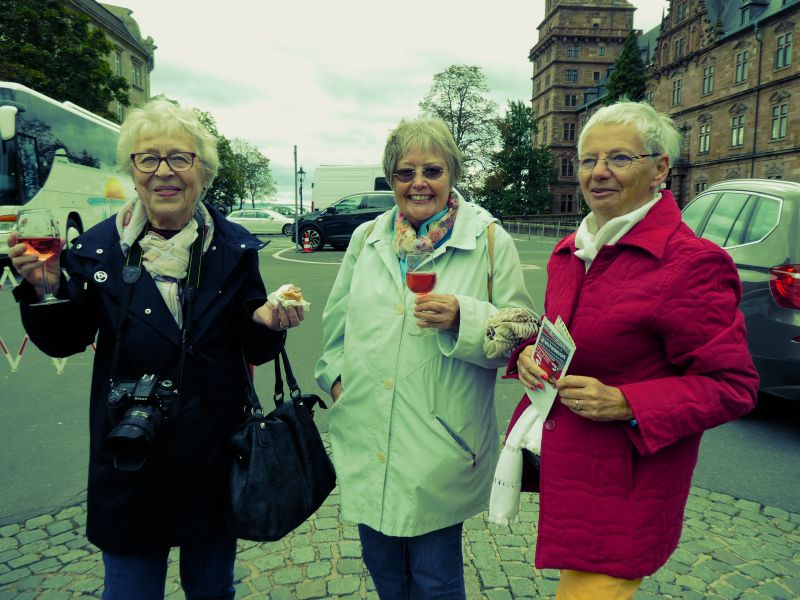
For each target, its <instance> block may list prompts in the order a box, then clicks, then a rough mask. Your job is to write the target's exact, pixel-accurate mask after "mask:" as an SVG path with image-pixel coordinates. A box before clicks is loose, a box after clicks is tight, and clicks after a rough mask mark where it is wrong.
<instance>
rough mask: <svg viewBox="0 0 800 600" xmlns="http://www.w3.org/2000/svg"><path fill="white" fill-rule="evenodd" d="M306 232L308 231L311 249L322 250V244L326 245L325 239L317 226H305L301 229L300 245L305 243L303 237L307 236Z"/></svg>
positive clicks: (314, 250) (313, 250)
mask: <svg viewBox="0 0 800 600" xmlns="http://www.w3.org/2000/svg"><path fill="white" fill-rule="evenodd" d="M306 232H308V242H309V244H310V245H311V251H312V252H316V251H317V250H321V249H322V246H324V245H325V240H324V239H323V238H322V234H321V233H320V231H319V229H316V228H315V227H303V228H302V229H301V230H300V245H301V246H302V245H303V238H305V237H306Z"/></svg>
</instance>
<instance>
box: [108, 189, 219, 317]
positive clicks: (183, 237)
mask: <svg viewBox="0 0 800 600" xmlns="http://www.w3.org/2000/svg"><path fill="white" fill-rule="evenodd" d="M196 210H197V211H199V212H200V214H201V216H202V217H203V221H204V222H205V226H206V237H205V241H204V243H203V252H204V253H205V251H206V250H208V247H209V246H210V245H211V238H212V237H213V235H214V221H213V219H212V218H211V214H210V213H209V212H208V210H207V209H206V207H205V206H204V205H203V203H202V202H200V201H198V202H197V208H196ZM146 225H148V221H147V213H146V212H145V210H144V205H143V204H142V202H141V200H139V199H138V198H137V199H136V200H132V201H131V202H129V203H127V204H126V205H125V206H123V207H122V209H121V210H120V211H119V213H117V232H118V233H119V244H120V247H121V248H122V253H123V254H125V255H126V256H127V254H128V251H129V250H130V248H131V246H132V245H133V244H134V243H135V242H136V238H138V237H139V234H140V233H141V232H142V229H144V228H145V226H146ZM195 239H197V221H196V220H195V219H190V220H189V222H188V223H187V224H186V226H185V227H184V228H183V229H181V231H180V232H178V233H177V234H175V235H174V236H173V237H171V238H170V239H164V238H163V237H161V236H160V235H158V234H157V233H155V232H154V231H148V232H147V233H145V235H144V237H143V238H142V239H141V240H140V241H139V245H140V246H141V247H142V265H143V266H144V268H145V269H147V272H148V273H150V276H151V277H152V278H153V281H155V283H156V287H157V288H158V291H159V292H160V293H161V297H162V298H164V302H165V304H166V305H167V308H168V309H169V312H170V313H171V314H172V316H173V317H174V318H175V322H176V323H177V324H178V327H182V326H183V310H182V303H181V298H180V291H181V286H180V285H178V283H179V282H180V281H181V280H182V279H184V278H185V277H186V274H187V272H188V268H189V257H190V255H191V249H192V244H193V243H194V241H195Z"/></svg>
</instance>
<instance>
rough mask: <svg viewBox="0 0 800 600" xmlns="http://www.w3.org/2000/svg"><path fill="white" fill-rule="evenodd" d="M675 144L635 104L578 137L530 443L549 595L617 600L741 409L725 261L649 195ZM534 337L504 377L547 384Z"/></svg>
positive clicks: (669, 200) (672, 524)
mask: <svg viewBox="0 0 800 600" xmlns="http://www.w3.org/2000/svg"><path fill="white" fill-rule="evenodd" d="M679 148H680V134H679V133H678V132H677V131H676V129H675V127H674V125H673V123H672V121H671V120H670V118H669V117H667V116H666V115H663V114H660V113H658V112H656V111H655V110H654V109H653V108H652V107H651V106H650V105H648V104H646V103H634V102H620V103H617V104H615V105H612V106H608V107H604V108H602V109H600V110H599V111H598V112H596V113H595V114H594V115H593V116H592V118H591V119H590V120H589V122H588V123H587V124H586V126H585V127H584V128H583V131H582V133H581V136H580V139H579V140H578V158H577V160H576V170H577V172H578V177H579V179H580V185H581V191H582V192H583V196H584V198H585V200H586V202H587V204H588V205H589V208H590V209H591V213H590V214H589V215H588V216H587V217H586V218H585V219H584V220H583V222H582V223H581V225H580V227H579V229H578V231H577V232H576V233H575V234H572V235H570V236H568V237H567V238H565V239H564V240H562V241H561V242H559V243H558V245H557V246H556V247H555V249H554V251H553V254H552V256H551V258H550V261H549V263H548V266H547V275H548V284H547V291H546V294H545V314H546V315H547V317H548V318H549V319H550V320H551V321H555V320H556V318H557V317H558V316H561V318H562V319H563V320H564V321H565V322H566V324H567V326H568V328H569V331H570V333H571V335H572V338H573V339H574V341H575V344H576V347H577V349H576V352H575V355H574V357H573V359H572V363H571V365H570V367H569V370H568V372H569V374H568V375H566V376H564V377H562V378H561V379H560V380H559V381H558V382H557V388H558V394H559V397H560V399H559V400H557V401H556V403H555V404H554V405H553V407H552V409H551V410H550V413H549V414H548V415H547V417H546V421H545V422H544V426H543V433H542V446H541V481H540V501H539V530H538V541H537V546H536V566H537V567H538V568H540V569H544V568H550V569H560V570H561V582H560V584H559V588H558V591H557V593H556V598H557V599H558V600H561V599H568V598H569V599H571V598H592V599H593V600H597V599H602V598H615V599H616V598H631V597H632V596H633V594H634V593H635V592H636V590H637V589H638V587H639V585H640V584H641V579H642V577H644V576H647V575H650V574H652V573H654V572H655V571H656V570H658V569H659V568H660V567H661V566H662V565H663V564H664V563H665V562H666V561H667V559H668V558H669V556H670V554H671V553H672V552H673V551H674V550H675V547H676V546H677V544H678V540H679V539H680V534H681V527H682V522H683V511H684V506H685V504H686V499H687V497H688V494H689V487H690V485H691V479H692V472H693V470H694V466H695V464H696V462H697V454H698V449H699V447H700V438H701V436H702V434H703V431H705V430H706V429H710V428H712V427H715V426H717V425H720V424H722V423H725V422H727V421H730V420H732V419H736V418H737V417H740V416H741V415H743V414H745V413H747V412H748V411H750V410H751V409H752V408H753V407H754V405H755V399H756V393H757V387H758V375H757V374H756V371H755V369H754V367H753V363H752V359H751V357H750V354H749V352H748V349H747V342H746V338H745V328H744V322H743V317H742V314H741V312H740V311H739V309H738V305H739V299H740V296H741V285H740V282H739V278H738V275H737V271H736V268H735V267H734V265H733V262H732V261H731V259H730V257H729V256H728V255H727V254H726V253H725V252H724V251H723V250H721V249H720V248H719V247H718V246H716V245H715V244H713V243H711V242H709V241H707V240H704V239H700V238H698V237H696V236H695V235H694V233H692V231H690V230H689V228H688V227H686V225H684V224H683V223H682V221H681V213H680V210H679V209H678V206H677V204H676V203H675V199H674V198H673V196H672V194H671V193H670V192H668V191H666V190H664V191H661V184H662V182H663V181H664V180H665V179H666V177H667V174H668V172H669V167H670V162H671V161H672V160H674V159H675V158H676V157H677V156H678V151H679ZM532 342H533V340H529V341H528V342H526V343H525V344H523V345H522V346H521V347H520V348H518V349H517V350H516V351H515V353H514V355H513V356H512V358H511V362H510V363H509V373H510V374H514V373H516V375H518V377H519V379H520V381H521V382H522V383H523V384H524V385H525V386H527V387H529V388H533V387H536V386H537V385H542V384H543V385H550V384H549V383H544V382H543V381H542V377H543V371H542V370H541V369H539V368H538V367H537V366H536V365H535V364H534V363H533V361H532V360H531V351H532V349H533V347H532V345H531V343H532ZM528 404H529V401H528V398H527V396H525V397H524V398H523V400H522V402H521V403H520V405H519V406H518V407H517V410H516V412H515V414H514V418H513V419H512V427H513V423H514V422H515V421H516V419H517V418H518V416H519V415H520V414H521V413H522V411H523V410H524V409H525V408H526V407H527V406H528Z"/></svg>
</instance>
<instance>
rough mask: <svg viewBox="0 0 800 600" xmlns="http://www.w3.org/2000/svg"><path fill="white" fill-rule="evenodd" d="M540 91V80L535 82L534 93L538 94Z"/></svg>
mask: <svg viewBox="0 0 800 600" xmlns="http://www.w3.org/2000/svg"><path fill="white" fill-rule="evenodd" d="M541 91H542V80H541V79H540V80H538V81H537V82H536V93H537V94H538V93H539V92H541Z"/></svg>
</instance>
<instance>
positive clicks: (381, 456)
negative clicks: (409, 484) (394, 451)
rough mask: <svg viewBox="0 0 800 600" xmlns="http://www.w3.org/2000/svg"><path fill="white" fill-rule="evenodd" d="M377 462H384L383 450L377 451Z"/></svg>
mask: <svg viewBox="0 0 800 600" xmlns="http://www.w3.org/2000/svg"><path fill="white" fill-rule="evenodd" d="M378 462H379V463H385V462H386V455H385V454H384V453H383V452H378Z"/></svg>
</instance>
